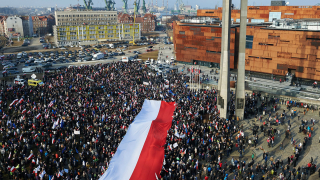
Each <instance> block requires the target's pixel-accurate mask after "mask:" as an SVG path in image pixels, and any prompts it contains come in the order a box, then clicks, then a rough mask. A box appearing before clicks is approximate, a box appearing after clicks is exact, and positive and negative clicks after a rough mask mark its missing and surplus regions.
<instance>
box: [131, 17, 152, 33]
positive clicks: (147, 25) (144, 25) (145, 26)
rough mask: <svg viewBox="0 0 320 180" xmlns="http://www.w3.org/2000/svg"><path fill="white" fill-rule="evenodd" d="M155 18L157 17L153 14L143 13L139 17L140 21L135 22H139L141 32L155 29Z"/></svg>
mask: <svg viewBox="0 0 320 180" xmlns="http://www.w3.org/2000/svg"><path fill="white" fill-rule="evenodd" d="M156 18H157V17H156V16H155V15H153V14H145V15H144V16H143V17H141V20H142V21H141V22H139V21H136V22H137V23H141V31H142V32H152V31H155V30H156Z"/></svg>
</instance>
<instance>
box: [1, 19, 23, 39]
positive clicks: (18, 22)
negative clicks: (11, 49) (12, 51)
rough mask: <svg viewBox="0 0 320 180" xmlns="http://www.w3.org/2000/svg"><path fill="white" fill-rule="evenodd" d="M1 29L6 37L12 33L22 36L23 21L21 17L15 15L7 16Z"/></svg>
mask: <svg viewBox="0 0 320 180" xmlns="http://www.w3.org/2000/svg"><path fill="white" fill-rule="evenodd" d="M3 29H4V34H5V35H6V36H8V37H10V36H12V35H14V36H16V35H18V34H19V35H20V36H21V37H24V31H23V23H22V19H21V18H20V17H17V16H8V17H6V19H5V20H4V21H3Z"/></svg>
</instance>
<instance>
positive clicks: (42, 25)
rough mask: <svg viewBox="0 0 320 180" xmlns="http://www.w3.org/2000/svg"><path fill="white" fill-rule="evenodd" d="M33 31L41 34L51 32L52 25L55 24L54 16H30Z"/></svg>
mask: <svg viewBox="0 0 320 180" xmlns="http://www.w3.org/2000/svg"><path fill="white" fill-rule="evenodd" d="M32 22H33V33H34V34H37V35H40V36H43V35H46V34H48V33H52V32H53V30H52V26H53V25H55V20H54V16H52V15H49V16H32Z"/></svg>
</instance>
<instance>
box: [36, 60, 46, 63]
mask: <svg viewBox="0 0 320 180" xmlns="http://www.w3.org/2000/svg"><path fill="white" fill-rule="evenodd" d="M43 62H44V60H41V59H36V60H35V61H34V63H43Z"/></svg>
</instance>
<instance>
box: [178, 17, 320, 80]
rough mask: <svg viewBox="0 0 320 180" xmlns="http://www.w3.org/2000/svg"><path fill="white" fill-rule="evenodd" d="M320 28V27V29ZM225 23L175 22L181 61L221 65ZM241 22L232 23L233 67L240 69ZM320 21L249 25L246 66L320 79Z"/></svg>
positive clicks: (260, 71)
mask: <svg viewBox="0 0 320 180" xmlns="http://www.w3.org/2000/svg"><path fill="white" fill-rule="evenodd" d="M318 29H319V30H318ZM221 30H222V28H221V26H214V25H208V24H205V23H202V24H199V23H181V22H174V30H173V33H174V41H173V42H174V49H175V52H176V59H177V61H180V62H184V63H186V64H200V65H205V66H210V67H219V63H220V55H221V54H220V51H221ZM239 32H240V27H239V25H237V24H234V25H232V26H231V34H230V68H231V69H236V68H237V60H238V53H239V46H238V42H239ZM319 40H320V22H319V21H315V20H313V21H312V20H309V21H306V20H300V21H297V20H286V21H285V20H279V21H274V22H273V25H271V26H270V25H266V24H260V25H258V24H255V23H252V24H251V23H249V24H248V25H247V37H246V57H245V63H246V64H245V69H246V71H250V72H257V73H265V74H273V75H281V76H285V75H286V74H287V73H288V72H289V73H294V74H295V76H296V77H297V78H303V79H310V80H316V81H320V51H319V48H320V41H319Z"/></svg>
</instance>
